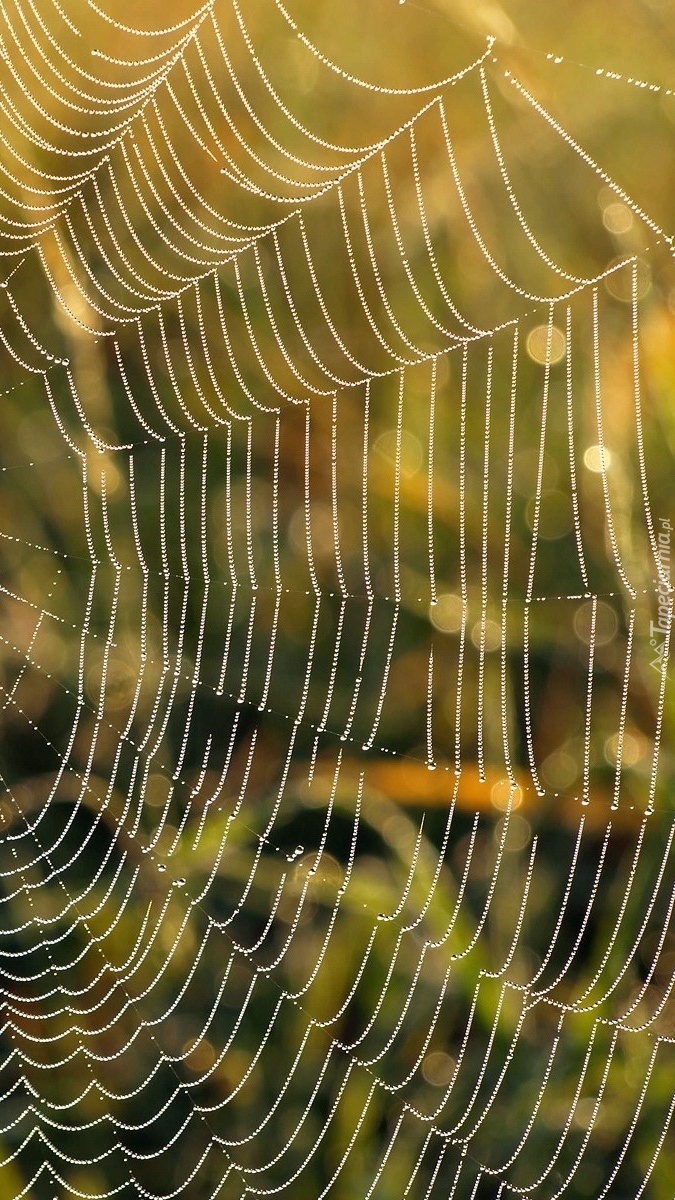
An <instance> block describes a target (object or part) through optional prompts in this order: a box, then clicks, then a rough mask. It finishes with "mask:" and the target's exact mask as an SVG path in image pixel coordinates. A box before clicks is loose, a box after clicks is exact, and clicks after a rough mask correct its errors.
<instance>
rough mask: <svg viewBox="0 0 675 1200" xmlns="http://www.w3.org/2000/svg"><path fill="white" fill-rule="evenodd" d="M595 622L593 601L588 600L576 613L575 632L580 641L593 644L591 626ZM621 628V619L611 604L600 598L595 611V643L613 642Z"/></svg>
mask: <svg viewBox="0 0 675 1200" xmlns="http://www.w3.org/2000/svg"><path fill="white" fill-rule="evenodd" d="M592 624H593V602H592V601H591V600H587V601H586V603H585V604H582V605H581V606H580V607H579V608H578V609H577V611H576V612H575V614H574V632H575V633H576V635H577V637H578V638H579V641H580V642H584V644H585V645H586V646H590V644H591V628H592ZM618 628H619V619H618V617H617V615H616V613H615V612H614V609H613V608H610V607H609V604H605V602H604V600H599V601H598V605H597V608H596V612H595V639H594V640H595V645H596V646H606V645H607V642H611V640H612V638H613V637H614V635H615V633H616V631H617V629H618Z"/></svg>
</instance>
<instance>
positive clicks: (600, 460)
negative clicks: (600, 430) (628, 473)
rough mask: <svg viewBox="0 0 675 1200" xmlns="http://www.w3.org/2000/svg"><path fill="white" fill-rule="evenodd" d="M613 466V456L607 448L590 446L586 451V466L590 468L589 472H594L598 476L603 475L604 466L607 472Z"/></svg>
mask: <svg viewBox="0 0 675 1200" xmlns="http://www.w3.org/2000/svg"><path fill="white" fill-rule="evenodd" d="M611 465H612V455H611V454H610V452H609V450H608V449H607V447H606V446H598V445H597V444H596V445H593V446H588V447H587V449H586V450H584V466H585V467H588V470H589V471H594V472H595V473H596V474H597V475H599V474H601V472H602V470H603V466H604V469H605V471H608V470H609V468H610V467H611Z"/></svg>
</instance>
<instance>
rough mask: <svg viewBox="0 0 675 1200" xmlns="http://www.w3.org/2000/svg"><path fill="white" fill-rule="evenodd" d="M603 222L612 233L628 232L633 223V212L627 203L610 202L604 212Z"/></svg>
mask: <svg viewBox="0 0 675 1200" xmlns="http://www.w3.org/2000/svg"><path fill="white" fill-rule="evenodd" d="M602 223H603V225H604V227H605V229H607V230H609V232H610V233H617V234H620V233H628V231H629V229H631V228H632V225H633V214H632V212H631V210H630V209H629V207H628V205H627V204H621V203H618V202H615V203H614V204H608V205H607V207H606V209H605V210H604V212H603V214H602Z"/></svg>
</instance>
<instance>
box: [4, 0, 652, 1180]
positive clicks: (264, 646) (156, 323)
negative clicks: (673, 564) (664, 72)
mask: <svg viewBox="0 0 675 1200" xmlns="http://www.w3.org/2000/svg"><path fill="white" fill-rule="evenodd" d="M268 8H269V12H267V10H266V15H267V17H268V18H269V19H270V20H272V19H274V20H278V21H279V22H280V28H282V27H284V25H286V26H289V27H291V28H293V25H292V22H291V20H290V17H289V16H288V14H287V13H285V10H284V9H283V8H282V6H281V5H280V4H275V5H273V6H272V5H270V6H268ZM221 9H222V11H221ZM77 13H78V10H77V9H73V13H70V11H68V12H66V11H65V10H64V9H62V8H61V7H59V6H56V5H47V4H44V5H39V4H38V5H34V4H32V3H31V4H25V5H22V4H18V3H17V4H15V5H13V6H12V7H11V8H10V6H8V7H7V10H6V11H5V12H4V13H3V21H4V25H3V46H4V50H5V54H4V56H3V71H4V75H3V90H2V110H3V123H4V135H5V142H4V151H3V161H2V166H1V170H2V180H3V183H2V196H3V211H2V234H1V236H2V239H3V253H4V255H5V259H6V264H7V270H6V273H5V279H6V283H5V286H4V289H3V321H2V328H1V331H0V338H1V340H2V346H3V356H4V358H3V365H4V368H5V376H6V379H7V386H6V388H5V391H4V393H3V403H4V404H5V405H6V412H7V414H8V428H9V422H10V421H11V420H13V419H15V418H16V413H17V411H19V410H23V409H24V407H25V411H26V415H25V416H24V417H22V420H21V423H20V424H19V426H18V433H17V435H16V436H14V435H13V434H12V433H11V430H10V432H9V433H8V437H7V449H6V451H5V463H4V466H3V475H2V478H3V481H5V494H6V495H7V496H8V497H10V498H11V500H10V502H9V503H8V507H7V510H6V511H7V513H8V516H7V519H6V525H5V529H4V531H3V533H2V541H3V558H4V560H5V580H4V582H3V584H2V592H3V596H4V600H5V618H4V621H3V633H2V642H3V645H4V646H5V648H6V653H5V655H4V660H5V681H4V684H3V691H2V695H3V701H2V704H3V717H4V719H5V724H6V727H7V729H8V730H9V733H8V735H7V737H6V746H7V755H6V757H7V760H8V761H7V765H6V767H5V769H4V775H5V794H4V798H3V801H2V820H3V831H4V832H3V837H2V860H3V861H2V881H3V905H2V910H3V929H2V948H1V953H2V975H3V1013H4V1018H3V1030H2V1035H3V1045H4V1058H3V1063H2V1072H3V1080H4V1082H3V1103H2V1118H1V1124H2V1144H3V1161H2V1164H1V1165H0V1171H1V1172H2V1176H3V1184H2V1187H3V1194H4V1195H8V1196H10V1195H11V1196H16V1197H18V1196H29V1195H30V1196H33V1195H34V1196H43V1195H44V1196H51V1195H54V1194H59V1195H60V1194H63V1195H64V1196H66V1195H68V1196H69V1195H78V1196H97V1197H98V1196H108V1195H121V1196H152V1197H159V1196H162V1197H168V1196H178V1195H185V1196H189V1197H192V1196H195V1197H197V1196H199V1197H201V1196H216V1195H217V1196H233V1197H234V1196H242V1195H272V1194H285V1195H288V1196H300V1195H302V1196H303V1197H304V1196H319V1195H322V1196H323V1195H329V1194H333V1195H339V1194H349V1195H362V1196H364V1197H366V1196H367V1197H371V1196H379V1197H385V1196H386V1197H393V1196H401V1197H403V1196H410V1197H425V1198H430V1197H437V1196H448V1195H452V1196H456V1197H461V1196H466V1197H472V1198H473V1197H478V1196H486V1197H487V1196H506V1195H509V1194H515V1195H518V1196H529V1195H536V1196H538V1197H539V1196H547V1197H549V1196H557V1195H563V1194H567V1195H577V1194H583V1191H584V1188H583V1181H584V1180H588V1178H590V1179H591V1188H592V1190H593V1194H595V1195H597V1196H600V1195H602V1196H604V1195H616V1196H620V1195H626V1194H632V1195H641V1194H644V1193H645V1189H647V1188H648V1186H649V1180H650V1177H651V1176H653V1175H654V1173H655V1172H658V1170H659V1169H660V1168H661V1167H662V1164H663V1161H664V1157H665V1158H667V1155H668V1138H669V1125H670V1120H671V1117H672V1112H673V1103H674V1101H673V1093H672V1083H671V1082H669V1080H670V1078H671V1076H672V1072H671V1070H670V1062H671V1047H672V1036H671V1029H672V1020H671V1015H670V1014H671V1012H672V1001H671V990H672V984H673V972H672V947H671V941H670V934H669V923H670V919H671V912H672V905H673V891H672V869H673V868H672V854H671V847H672V837H673V826H672V821H671V817H670V803H669V796H668V770H669V761H668V753H669V751H668V746H669V737H668V730H667V722H668V704H667V700H668V695H667V687H668V662H669V647H670V628H671V615H672V594H671V592H670V585H669V570H668V563H669V556H668V550H667V548H668V546H669V521H668V517H667V514H664V513H662V512H661V511H660V510H659V509H658V508H655V507H654V504H655V497H659V498H660V497H661V496H662V495H663V493H664V478H663V477H662V473H663V471H664V467H663V457H662V453H663V450H662V447H659V443H660V440H661V439H660V434H659V432H658V430H657V429H655V426H654V422H650V420H649V419H648V418H647V417H646V416H645V415H644V414H645V411H646V408H647V406H648V405H649V406H650V407H651V408H652V409H653V407H654V404H655V403H656V401H655V400H654V387H655V385H654V384H653V381H652V378H651V376H650V358H649V347H648V346H647V349H645V342H646V340H647V339H646V337H645V334H644V332H643V328H644V324H645V323H646V324H647V326H648V329H651V325H650V323H649V322H650V320H651V314H652V309H651V308H650V307H649V306H650V304H651V303H652V299H650V298H649V297H650V295H651V296H652V298H653V293H651V294H650V293H649V291H648V287H649V282H648V280H649V271H650V270H651V271H652V272H653V273H654V275H655V276H656V273H657V271H660V270H663V271H664V272H667V267H668V261H669V256H670V240H669V239H668V237H667V236H666V235H665V234H664V233H663V232H662V231H661V230H660V229H659V228H658V227H657V226H656V223H655V222H653V221H652V220H651V219H650V217H649V215H648V214H646V213H644V212H643V211H642V210H640V209H639V208H638V206H637V205H635V204H634V203H633V202H632V201H631V200H630V198H629V197H628V196H627V195H625V194H624V193H622V192H621V189H619V188H617V187H613V186H612V184H611V180H609V179H608V178H607V177H606V176H604V175H603V173H602V171H601V169H600V167H599V166H597V164H595V163H594V162H593V160H592V159H591V158H590V156H589V155H587V154H586V152H585V151H584V150H583V149H582V147H580V146H578V145H577V144H576V143H575V142H574V141H573V139H572V138H571V137H570V136H569V135H568V134H567V133H566V132H565V130H564V129H563V128H562V127H561V126H560V125H558V124H557V123H556V122H555V121H554V119H553V118H552V117H549V115H548V113H547V112H546V110H545V109H544V108H543V107H542V106H541V105H540V104H539V103H538V102H537V100H536V99H535V98H534V96H533V95H532V93H531V92H530V91H529V90H528V89H527V88H526V87H524V86H523V85H522V84H521V82H520V81H519V79H518V78H516V76H515V75H514V74H513V73H512V72H511V71H505V68H504V66H503V65H502V63H501V61H500V57H499V53H498V47H497V45H496V44H495V43H494V42H493V41H490V42H489V44H488V47H487V49H486V51H485V53H483V54H481V55H480V56H479V57H477V58H476V60H475V61H473V62H472V63H471V64H470V65H469V66H467V67H466V69H465V70H463V71H460V72H458V73H456V74H455V75H452V76H451V77H450V78H448V79H447V80H444V81H443V82H442V83H441V84H439V85H437V86H434V87H429V88H426V89H421V90H419V91H415V90H410V91H408V92H407V91H405V89H397V88H396V87H395V86H392V87H390V88H386V87H376V86H375V85H372V84H365V83H364V81H360V80H358V79H356V78H354V77H353V76H350V75H349V73H348V72H345V71H343V70H342V69H340V68H339V67H338V66H337V65H336V64H331V63H329V62H327V60H326V59H325V58H324V57H323V56H322V55H321V54H320V53H319V52H318V50H316V49H315V48H314V47H313V46H312V45H311V43H310V42H309V40H308V39H307V38H306V37H305V36H304V34H302V33H301V31H299V30H298V29H297V27H296V28H295V32H296V34H297V35H298V38H299V41H300V42H301V44H302V46H303V47H304V51H305V52H306V55H307V58H306V60H303V61H304V62H305V63H309V64H311V70H312V71H314V70H316V71H320V72H326V74H327V76H329V77H330V79H331V80H332V82H333V86H335V87H337V88H338V91H337V93H336V97H335V100H334V103H335V104H339V103H341V102H343V100H342V99H341V98H342V97H343V96H347V95H351V94H352V93H356V94H359V95H360V94H361V93H362V92H364V93H366V98H368V97H369V96H371V95H374V96H375V98H376V100H377V105H378V108H377V111H376V112H375V114H374V116H373V118H372V130H373V131H374V132H371V131H370V129H371V127H370V126H368V125H367V124H366V125H364V128H365V129H366V136H365V137H364V139H363V141H362V142H361V139H360V138H355V141H356V145H354V146H344V145H341V144H338V143H335V142H334V141H333V140H331V138H330V137H328V136H327V135H326V134H325V133H323V132H321V121H320V120H319V119H318V118H317V122H316V127H315V128H314V127H312V126H308V125H307V124H306V123H305V121H304V119H303V120H301V119H300V118H299V117H298V116H296V114H295V112H294V108H293V96H291V97H290V99H288V100H285V99H284V96H283V95H282V94H281V93H280V91H279V90H278V89H277V88H276V87H275V85H274V83H273V81H272V76H273V71H272V69H271V67H270V66H268V67H266V66H265V63H264V60H263V56H262V55H261V54H259V53H258V52H257V50H256V48H255V38H254V35H253V34H252V33H251V31H250V29H249V23H247V21H248V17H247V14H246V13H245V12H244V11H243V9H242V8H241V7H240V6H238V5H237V3H236V2H235V0H233V2H232V4H231V5H226V4H223V5H222V6H221V5H207V6H205V7H204V8H202V9H200V10H199V11H198V12H197V13H196V14H195V15H194V16H192V17H189V18H188V19H186V20H184V21H182V22H180V21H179V22H177V23H176V24H175V25H172V26H171V27H168V28H167V29H166V30H164V31H162V32H161V33H159V34H147V33H145V34H144V33H142V32H141V31H139V30H134V29H133V28H131V27H130V26H129V27H127V26H124V25H123V24H121V23H120V22H118V21H116V20H113V19H112V18H110V17H108V16H106V14H105V13H104V12H103V11H102V10H101V9H99V8H97V7H96V6H94V5H93V4H88V6H87V21H89V22H90V24H89V25H88V26H87V29H86V36H87V38H88V39H90V40H91V53H90V57H91V60H92V61H91V62H90V64H89V67H88V69H87V70H84V69H83V68H82V67H81V66H80V65H79V61H78V55H77V40H78V38H79V37H80V36H81V33H80V27H79V21H80V18H79V16H78V15H77ZM74 14H75V15H74ZM249 16H250V14H249ZM289 23H290V25H289ZM242 63H244V64H245V68H246V69H245V70H244V69H243V68H242V66H241V64H242ZM553 65H557V64H553ZM553 65H552V69H553ZM307 70H310V67H307ZM609 75H610V77H612V86H615V85H616V82H617V80H616V79H615V78H614V77H613V76H612V73H611V72H610V73H609ZM336 81H337V82H336ZM498 81H499V86H500V87H504V88H510V89H512V90H513V92H514V93H517V94H518V96H519V97H520V99H521V101H522V102H523V103H524V105H525V106H526V108H527V109H528V112H529V114H530V116H531V118H532V119H533V120H534V121H535V122H536V124H537V126H538V127H539V128H540V129H541V136H542V137H544V138H546V137H549V138H551V139H552V141H553V142H554V143H555V144H556V145H561V146H564V147H565V149H566V151H568V152H569V164H570V165H569V169H570V171H571V172H575V171H578V172H579V173H580V174H579V178H580V179H582V180H583V181H584V186H585V187H586V188H587V189H588V191H589V194H590V195H594V194H595V192H596V191H597V190H598V187H599V186H601V185H602V186H604V188H605V193H604V195H605V201H604V202H605V208H606V210H608V209H609V208H610V206H613V219H614V220H615V221H618V222H619V223H620V222H621V221H624V222H625V223H626V224H628V223H633V224H636V225H638V226H639V227H640V228H641V229H643V230H644V233H645V238H646V239H647V241H646V243H645V252H644V253H641V254H640V255H637V254H636V253H634V252H628V251H627V252H626V253H622V254H620V255H619V257H618V258H617V259H616V260H615V261H613V262H612V263H611V264H610V265H609V266H608V267H607V266H605V267H602V268H599V269H597V270H595V271H593V272H591V273H585V274H584V273H580V268H579V266H578V263H577V262H575V261H574V254H572V253H569V254H568V253H567V251H566V249H565V247H564V246H563V247H562V248H561V247H560V246H556V247H555V249H550V248H548V247H547V246H546V245H544V244H543V241H542V239H540V237H538V236H537V234H536V233H535V231H534V229H533V227H531V224H530V222H529V221H528V216H527V212H526V211H525V208H524V207H521V203H520V201H519V199H518V189H517V188H516V186H515V184H514V183H513V182H512V180H511V177H510V175H509V170H508V163H507V157H508V156H507V154H506V153H505V151H504V149H503V147H502V144H501V141H500V121H499V115H498V113H499V112H503V108H502V107H500V106H502V105H503V99H502V100H500V99H499V95H500V93H499V92H498ZM634 82H635V81H632V80H631V81H630V84H631V86H632V85H633V84H634ZM639 86H642V85H641V84H640V85H639ZM647 86H648V85H647ZM17 92H18V93H19V94H20V95H21V97H22V103H21V105H19V104H18V103H17ZM47 96H49V97H51V100H52V101H55V102H57V103H58V106H59V108H58V111H59V112H60V113H61V116H60V118H59V119H58V120H57V119H56V118H55V117H52V116H50V115H49V112H50V109H49V107H48V105H47V104H46V97H47ZM467 98H470V100H471V102H472V103H474V104H476V103H477V104H478V105H479V107H480V110H481V112H482V123H481V126H480V129H481V136H482V137H483V138H484V139H485V142H486V145H487V146H488V148H489V149H490V154H491V161H492V171H493V181H494V182H493V186H492V190H491V191H490V192H489V195H490V197H491V199H492V200H493V201H494V203H495V205H496V206H497V214H498V215H497V220H498V225H497V228H498V236H496V237H495V232H494V227H493V225H492V221H491V220H490V219H489V214H488V215H487V216H486V210H485V208H484V206H483V207H481V204H480V203H479V200H478V198H476V199H475V200H474V198H473V197H474V188H473V184H472V179H471V175H470V170H469V167H468V166H467V165H466V162H465V156H466V143H465V141H464V140H463V139H462V136H461V126H462V120H463V112H464V105H465V104H466V103H467V102H468V100H467ZM381 127H383V128H381ZM598 220H599V217H598ZM484 226H487V227H488V229H489V230H491V232H490V233H484V232H483V227H484ZM327 242H328V243H329V244H330V246H331V253H330V254H329V255H326V254H325V253H324V252H323V248H324V246H325V244H326V243H327ZM506 246H515V247H516V248H517V249H516V251H515V252H513V251H511V252H510V253H508V254H505V255H504V257H502V250H503V248H504V247H506ZM458 256H459V257H460V258H463V266H462V268H461V269H460V270H457V269H455V268H454V267H453V269H450V266H449V264H454V262H455V260H456V259H457V257H458ZM664 264H665V265H664ZM450 280H452V283H450ZM453 289H454V290H453ZM455 293H457V294H455ZM336 295H338V296H340V297H341V298H342V303H341V304H337V303H336V302H335V300H334V297H335V296H336ZM645 313H646V314H647V315H646V316H645V315H643V314H645ZM617 414H619V415H617ZM619 421H620V422H621V424H620V428H619V427H618V422H619ZM533 428H534V429H535V431H536V436H535V437H534V438H533V437H532V429H533ZM659 449H660V452H661V456H659V454H657V450H659ZM654 464H656V465H654ZM669 464H670V459H668V465H669ZM659 472H661V474H660V473H659ZM629 484H630V486H631V489H632V494H631V500H630V504H627V501H626V496H627V495H628V485H629ZM74 497H77V503H76V502H75V500H74ZM631 505H632V506H633V507H631ZM635 509H637V513H638V515H637V516H636V514H635ZM562 578H564V579H565V580H566V581H569V580H571V579H574V580H575V583H574V586H573V587H567V586H566V587H565V588H561V586H560V580H561V579H562ZM657 614H658V619H657ZM655 626H656V635H655ZM652 643H656V645H653V644H652ZM655 654H656V656H657V665H656V669H653V661H652V660H654V657H655ZM547 663H548V664H549V666H548V667H547V666H546V664H547ZM550 663H553V664H554V666H555V670H552V669H551V668H550ZM553 685H555V689H558V688H562V689H563V690H564V693H565V697H566V700H565V703H566V704H567V705H568V706H569V708H570V710H572V709H573V710H574V711H577V712H578V713H579V714H581V718H580V721H579V722H578V725H577V727H576V728H575V729H574V730H573V731H572V732H571V733H570V732H569V731H568V733H569V736H566V737H565V738H564V741H563V742H562V743H561V745H560V746H557V747H556V746H554V745H551V744H550V732H551V728H550V727H551V722H550V720H549V721H547V722H544V721H543V720H542V716H541V714H542V712H545V711H547V710H548V709H550V707H551V706H552V705H553V706H554V707H555V704H556V700H557V696H558V691H557V690H554V689H553ZM664 758H665V760H666V761H665V762H664ZM608 762H609V763H610V764H611V769H610V768H609V767H608ZM401 781H403V784H402V783H401ZM401 788H402V794H401V793H400V790H397V789H401ZM388 796H390V797H391V796H393V797H394V798H395V800H396V801H400V800H401V799H403V800H404V801H407V804H404V805H403V806H401V805H400V804H399V803H396V802H392V800H391V799H387V797H388ZM469 813H471V814H472V815H471V816H468V815H467V814H469ZM301 839H302V841H301ZM617 846H618V847H619V849H620V850H621V851H622V854H621V855H618V854H617ZM627 847H628V849H626V848H627ZM560 856H563V857H564V860H565V862H564V869H563V870H561V871H560V872H559V875H558V876H554V875H552V873H551V871H550V869H549V867H548V866H547V865H546V864H549V863H550V862H551V861H552V860H555V858H556V857H558V858H560ZM552 881H553V883H552ZM552 888H553V890H551V889H552ZM547 889H548V891H547ZM638 968H639V969H638ZM664 1081H665V1082H664ZM598 1164H600V1166H599V1167H598ZM594 1169H595V1176H593V1170H594ZM598 1170H599V1172H600V1173H599V1174H598ZM341 1188H342V1189H346V1191H345V1190H343V1191H342V1192H341V1191H340V1189H341Z"/></svg>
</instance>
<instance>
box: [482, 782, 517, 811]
mask: <svg viewBox="0 0 675 1200" xmlns="http://www.w3.org/2000/svg"><path fill="white" fill-rule="evenodd" d="M490 799H491V801H492V803H493V804H494V806H495V808H498V809H499V810H500V812H506V811H507V810H508V809H509V808H510V809H511V811H513V810H514V809H515V808H520V806H521V804H522V803H523V792H522V789H521V788H520V787H519V786H518V784H517V783H511V782H510V781H509V780H508V779H499V780H498V781H497V783H494V784H493V785H492V790H491V792H490Z"/></svg>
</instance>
